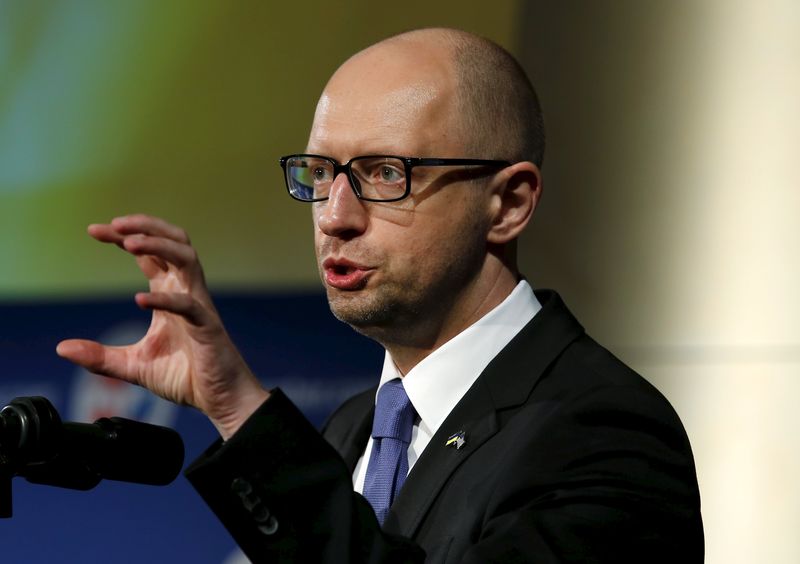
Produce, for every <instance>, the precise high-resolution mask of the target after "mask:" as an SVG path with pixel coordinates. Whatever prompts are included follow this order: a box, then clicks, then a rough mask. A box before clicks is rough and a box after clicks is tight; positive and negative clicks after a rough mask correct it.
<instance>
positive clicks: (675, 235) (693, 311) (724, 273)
mask: <svg viewBox="0 0 800 564" xmlns="http://www.w3.org/2000/svg"><path fill="white" fill-rule="evenodd" d="M520 22H521V24H520V26H519V28H518V31H517V52H518V53H519V54H520V56H521V57H522V58H523V59H524V61H525V65H526V67H527V68H528V70H529V72H530V73H531V74H532V75H533V78H534V81H535V82H536V84H537V86H538V89H539V90H540V93H541V97H542V103H543V105H544V108H545V115H546V118H547V125H548V130H549V131H548V133H549V143H550V145H549V148H548V154H547V156H546V157H545V167H544V172H545V193H544V199H543V203H542V207H541V208H540V213H539V215H538V217H537V218H536V224H535V225H534V226H533V228H532V229H531V230H530V232H529V233H528V234H527V235H526V241H525V243H526V244H525V257H524V259H523V264H524V266H525V269H526V271H527V272H528V273H529V276H530V277H531V278H532V280H533V282H534V283H535V284H537V285H540V286H541V285H545V286H555V287H557V288H559V289H560V290H561V291H562V292H563V293H564V294H565V297H566V299H567V301H568V304H570V305H571V306H572V307H573V309H574V310H576V312H577V313H578V315H579V317H580V318H581V319H582V320H583V321H584V323H585V324H586V326H587V328H588V329H589V331H590V332H591V333H592V334H593V335H595V336H596V338H597V339H598V340H600V341H602V342H603V343H604V344H606V345H608V346H609V347H610V348H611V349H612V350H613V351H614V352H616V353H617V354H618V355H619V356H621V357H622V358H623V359H624V360H626V361H628V362H629V363H631V364H633V365H634V366H635V367H636V368H637V369H639V370H640V371H641V372H643V373H644V374H645V375H646V376H647V377H648V378H649V379H650V380H651V381H652V382H654V383H655V384H656V385H657V386H658V387H659V388H660V389H661V390H662V391H663V392H664V393H665V394H666V395H667V396H668V397H669V398H670V399H671V400H672V402H673V404H674V405H675V407H676V408H677V410H678V412H679V413H680V415H681V416H682V418H683V420H684V423H685V425H686V427H687V430H688V432H689V435H690V438H691V440H692V443H693V445H694V450H695V455H696V461H697V465H698V474H699V479H700V486H701V493H702V497H703V509H704V519H705V524H706V535H707V561H708V562H711V563H725V564H729V563H752V562H770V563H777V562H785V563H794V562H799V561H800V541H799V540H797V533H796V531H797V530H798V528H800V481H799V480H798V476H800V410H799V409H798V408H797V407H796V406H795V403H796V398H798V397H799V396H800V294H798V288H800V180H798V179H800V175H798V172H797V163H798V157H800V4H798V3H797V2H793V1H783V2H781V1H777V0H774V1H767V2H749V1H746V0H736V1H729V2H712V1H707V2H690V1H688V0H684V1H680V2H661V3H655V2H637V1H633V0H628V1H615V2H562V3H551V2H535V3H530V4H527V5H526V13H525V14H524V17H522V18H521V19H520Z"/></svg>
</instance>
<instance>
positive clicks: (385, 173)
mask: <svg viewBox="0 0 800 564" xmlns="http://www.w3.org/2000/svg"><path fill="white" fill-rule="evenodd" d="M380 176H381V181H382V182H388V183H394V182H398V181H400V180H402V179H403V173H402V172H400V171H399V170H397V169H396V168H395V167H393V166H389V165H383V166H382V167H381V169H380Z"/></svg>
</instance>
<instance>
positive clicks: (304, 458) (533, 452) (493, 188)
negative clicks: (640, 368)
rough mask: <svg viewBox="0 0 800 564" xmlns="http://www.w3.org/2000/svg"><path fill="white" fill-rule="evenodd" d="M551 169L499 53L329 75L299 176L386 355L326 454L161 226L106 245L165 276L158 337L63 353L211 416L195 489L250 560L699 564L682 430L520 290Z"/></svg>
mask: <svg viewBox="0 0 800 564" xmlns="http://www.w3.org/2000/svg"><path fill="white" fill-rule="evenodd" d="M543 151H544V135H543V127H542V118H541V112H540V110H539V106H538V102H537V100H536V96H535V94H534V91H533V89H532V87H531V86H530V83H529V81H528V80H527V78H526V77H525V75H524V72H523V71H522V70H521V69H520V67H519V65H518V64H517V63H516V61H515V60H514V59H513V58H512V57H511V56H510V55H509V54H508V53H506V52H505V51H504V50H502V49H501V48H500V47H498V46H497V45H495V44H493V43H491V42H489V41H487V40H484V39H481V38H478V37H475V36H473V35H470V34H467V33H464V32H460V31H455V30H443V29H430V30H420V31H414V32H410V33H406V34H402V35H400V36H396V37H393V38H391V39H388V40H385V41H382V42H380V43H378V44H376V45H374V46H372V47H370V48H368V49H366V50H364V51H362V52H360V53H358V54H356V55H355V56H353V57H352V58H351V59H349V60H348V61H347V62H345V63H344V64H343V65H342V66H341V67H340V68H339V69H338V70H337V71H336V73H335V74H334V75H333V77H332V78H331V79H330V81H329V82H328V84H327V86H326V87H325V90H324V92H323V93H322V96H321V98H320V100H319V104H318V106H317V111H316V114H315V116H314V122H313V125H312V128H311V134H310V136H309V140H308V146H307V148H306V151H305V153H301V154H294V155H288V156H286V157H284V158H282V159H281V165H282V167H283V170H284V174H285V179H286V185H287V188H288V190H289V193H290V195H291V196H292V197H294V198H295V199H298V200H301V201H304V202H309V204H310V206H311V211H312V215H313V219H314V241H315V248H316V254H317V261H318V265H319V270H320V276H321V278H322V282H323V284H324V286H325V289H326V292H327V296H328V301H329V303H330V307H331V310H332V311H333V313H334V314H335V315H336V317H337V318H339V319H340V320H342V321H343V322H345V323H347V324H349V325H350V326H352V327H353V328H354V329H355V330H357V331H359V332H360V333H362V334H364V335H366V336H368V337H370V338H372V339H374V340H376V341H378V342H379V343H380V344H381V345H383V347H384V348H385V349H386V358H385V362H384V366H383V371H382V374H381V378H380V382H379V385H378V386H377V387H376V388H373V389H372V390H369V391H367V392H365V393H363V394H361V395H359V396H357V397H355V398H352V399H351V400H349V401H348V402H346V403H345V404H344V405H343V406H342V407H341V408H340V409H339V410H337V411H336V413H334V415H333V416H332V417H331V419H330V420H329V422H328V424H327V425H326V428H325V430H324V432H323V434H324V438H323V436H322V435H320V434H319V433H317V432H316V431H315V430H314V429H313V428H312V427H311V425H310V424H309V423H308V422H307V421H306V420H305V419H304V418H303V417H302V415H301V414H300V413H299V412H298V411H297V409H296V408H295V407H294V406H293V405H292V404H291V402H289V400H288V399H287V398H286V397H285V396H284V395H283V394H282V393H281V391H280V390H277V389H276V390H267V389H265V388H263V387H262V385H261V384H260V382H259V380H258V379H257V378H256V377H255V376H254V375H253V374H252V372H251V371H250V370H249V368H248V367H247V365H246V364H245V362H244V361H243V360H242V358H241V356H240V355H239V353H238V352H237V350H236V349H235V347H234V346H233V344H232V343H231V341H230V339H229V338H228V336H227V334H226V332H225V330H224V328H223V326H222V323H221V321H220V319H219V316H218V315H217V313H216V310H215V309H214V306H213V304H212V303H211V300H210V298H209V294H208V292H207V290H206V287H205V283H204V280H203V275H202V270H201V268H200V264H199V262H198V260H197V256H196V253H195V251H194V249H193V248H192V247H191V245H190V242H189V238H188V237H187V235H186V234H185V233H184V232H183V231H182V230H181V229H179V228H177V227H175V226H173V225H170V224H168V223H166V222H164V221H163V220H160V219H157V218H152V217H147V216H140V215H135V216H126V217H120V218H116V219H114V220H113V221H112V222H111V223H109V224H102V225H92V226H90V227H89V232H90V234H91V235H92V236H94V237H95V238H96V239H98V240H100V241H103V242H109V243H115V244H117V245H119V246H121V247H122V248H123V249H125V250H126V251H128V252H129V253H131V254H133V255H135V256H136V257H137V261H138V263H139V265H140V267H141V269H142V271H143V272H144V274H145V275H146V276H147V277H148V279H149V281H150V291H149V292H146V293H141V294H138V295H137V296H136V301H137V303H138V304H139V305H140V306H141V307H144V308H149V309H152V310H153V321H152V324H151V327H150V330H149V332H148V333H147V335H146V336H145V337H144V338H143V339H142V341H140V342H139V343H137V344H135V345H131V346H129V347H121V348H112V347H105V346H103V345H101V344H99V343H95V342H89V341H76V340H70V341H64V342H62V343H61V344H60V345H59V348H58V352H59V354H61V355H62V356H64V357H66V358H68V359H70V360H72V361H74V362H76V363H78V364H81V365H83V366H85V367H87V368H89V369H91V370H93V371H95V372H98V373H102V374H106V375H108V376H112V377H116V378H120V379H124V380H127V381H131V382H135V383H137V384H140V385H143V386H145V387H147V388H149V389H151V390H153V391H154V392H156V393H158V394H159V395H161V396H163V397H166V398H168V399H170V400H173V401H176V402H180V403H186V404H190V405H193V406H195V407H197V408H198V409H200V410H201V411H202V412H203V413H205V414H206V415H207V416H208V417H209V418H210V419H211V421H212V422H213V423H214V425H215V426H216V428H217V429H218V430H219V433H220V435H221V440H220V441H218V442H217V443H216V444H214V445H212V447H211V448H210V449H209V450H208V451H207V452H206V453H205V454H204V455H203V456H202V457H201V458H200V459H199V460H197V461H195V462H194V463H193V464H192V465H191V466H190V467H189V469H188V470H187V476H188V477H189V479H190V480H191V482H192V483H193V484H194V486H195V487H196V488H197V489H198V491H199V492H200V493H201V495H202V496H203V497H204V499H205V500H206V502H207V503H208V504H209V506H210V507H211V508H212V510H213V511H214V512H215V513H216V514H217V515H218V516H219V518H220V519H221V520H222V522H223V523H224V524H225V526H226V527H227V528H228V530H229V531H230V532H231V534H232V535H233V537H234V538H235V539H236V541H237V542H238V543H239V545H240V546H241V548H242V549H243V550H244V551H245V553H246V554H247V555H248V556H249V557H250V558H251V559H252V560H253V561H255V562H336V563H342V562H423V561H425V562H454V563H455V562H474V563H478V562H608V563H611V562H615V563H616V562H648V563H650V562H682V563H684V562H702V560H703V533H702V524H701V518H700V507H699V494H698V489H697V481H696V477H695V469H694V463H693V459H692V454H691V449H690V446H689V442H688V440H687V437H686V434H685V432H684V430H683V428H682V426H681V423H680V421H679V420H678V417H677V416H676V415H675V413H674V411H673V410H672V408H671V407H670V406H669V404H668V403H667V401H666V400H665V399H664V398H663V397H662V396H661V395H660V394H659V393H658V392H657V391H656V390H655V389H654V388H653V387H652V386H650V385H649V384H647V383H646V382H645V381H644V380H643V379H642V378H641V377H639V376H638V375H637V374H635V373H634V372H632V371H631V370H630V369H628V368H627V367H625V366H624V365H623V364H621V363H620V362H619V361H618V360H617V359H615V358H614V357H613V356H612V355H611V354H610V353H608V352H607V351H606V350H605V349H603V348H602V347H600V346H599V345H598V344H596V343H595V342H594V341H593V340H592V339H590V338H589V337H588V336H587V335H586V334H585V333H584V331H583V329H582V327H581V326H580V324H579V323H578V322H577V321H576V320H575V318H574V317H573V316H572V315H571V314H570V313H569V311H568V310H567V309H566V307H565V305H564V304H563V302H562V301H561V300H560V298H559V297H558V295H557V294H555V293H554V292H550V291H542V292H536V293H534V292H533V291H532V290H531V287H530V286H529V284H528V283H527V282H526V281H525V280H524V279H523V277H522V276H521V274H520V273H519V271H518V269H517V265H516V241H517V239H518V237H519V236H520V234H521V232H522V231H523V229H524V228H525V227H526V225H527V224H528V223H529V221H530V220H531V217H532V215H533V212H534V210H535V209H536V205H537V203H538V201H539V198H540V196H541V191H542V184H541V177H540V172H539V170H540V167H541V162H542V155H543ZM266 379H267V380H268V379H269V377H268V375H266ZM376 404H377V405H376ZM386 429H388V430H386ZM393 457H394V458H393Z"/></svg>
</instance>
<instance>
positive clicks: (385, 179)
mask: <svg viewBox="0 0 800 564" xmlns="http://www.w3.org/2000/svg"><path fill="white" fill-rule="evenodd" d="M349 166H350V181H351V182H353V184H354V186H353V188H355V190H356V192H357V193H358V194H359V195H360V197H362V198H364V199H368V200H379V201H380V200H394V199H397V198H401V197H402V196H403V195H404V194H405V191H406V169H405V163H404V162H403V161H402V160H401V159H398V158H395V157H383V156H378V157H357V158H355V159H353V160H352V161H350V164H349ZM286 178H287V180H288V184H289V190H290V192H291V194H292V196H294V197H295V198H297V199H299V200H305V201H315V200H324V199H325V198H327V197H328V196H329V195H330V189H331V185H332V184H333V181H334V178H335V170H334V163H333V162H332V161H330V160H328V159H325V158H322V157H313V156H307V155H300V156H296V157H292V158H290V159H288V161H287V162H286Z"/></svg>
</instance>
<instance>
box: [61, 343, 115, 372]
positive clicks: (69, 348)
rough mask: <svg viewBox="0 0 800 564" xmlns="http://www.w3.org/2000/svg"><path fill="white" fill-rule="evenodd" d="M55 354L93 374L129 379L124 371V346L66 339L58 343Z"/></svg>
mask: <svg viewBox="0 0 800 564" xmlns="http://www.w3.org/2000/svg"><path fill="white" fill-rule="evenodd" d="M56 354H58V356H60V357H61V358H64V359H66V360H69V361H70V362H73V363H75V364H77V365H79V366H82V367H84V368H85V369H86V370H88V371H90V372H94V373H95V374H102V375H103V376H111V377H113V378H119V379H121V380H128V381H129V380H130V376H129V375H128V374H126V373H125V372H124V369H125V366H126V364H127V363H126V358H127V354H126V347H107V346H104V345H101V344H100V343H97V342H95V341H87V340H84V339H68V340H66V341H61V342H60V343H58V345H57V346H56Z"/></svg>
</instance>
